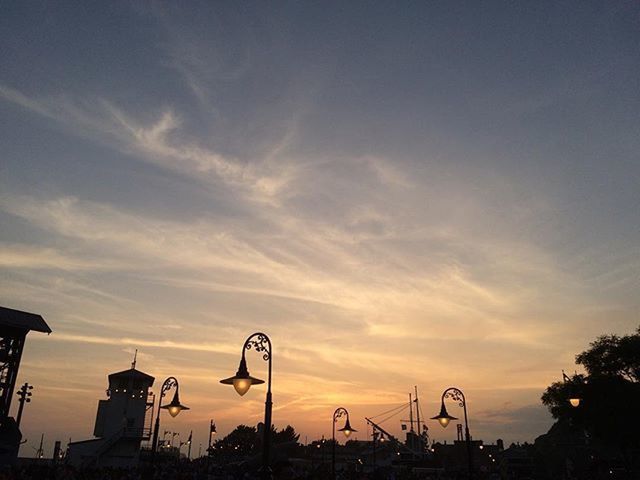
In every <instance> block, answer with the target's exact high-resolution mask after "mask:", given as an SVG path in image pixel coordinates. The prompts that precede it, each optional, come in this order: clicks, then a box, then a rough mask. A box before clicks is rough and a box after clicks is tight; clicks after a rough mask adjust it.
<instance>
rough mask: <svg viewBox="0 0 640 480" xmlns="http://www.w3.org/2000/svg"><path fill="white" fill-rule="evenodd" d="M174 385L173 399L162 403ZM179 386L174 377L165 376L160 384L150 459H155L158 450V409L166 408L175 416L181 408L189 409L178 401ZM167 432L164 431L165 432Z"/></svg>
mask: <svg viewBox="0 0 640 480" xmlns="http://www.w3.org/2000/svg"><path fill="white" fill-rule="evenodd" d="M173 387H175V389H176V390H175V393H174V394H173V400H171V402H170V403H168V404H167V405H162V399H163V398H164V396H165V395H166V394H167V392H168V391H169V390H171V389H172V388H173ZM179 390H180V386H179V384H178V380H177V379H176V378H175V377H169V378H167V379H166V380H165V381H164V383H163V384H162V388H161V389H160V395H159V396H158V414H157V415H156V424H155V428H154V429H153V442H152V444H151V459H152V461H155V457H156V451H157V450H158V433H159V432H160V410H168V411H169V415H171V416H172V417H176V416H177V415H178V414H179V413H180V412H181V411H182V410H189V407H185V406H184V405H182V404H181V403H180V392H179ZM166 433H167V432H165V434H166Z"/></svg>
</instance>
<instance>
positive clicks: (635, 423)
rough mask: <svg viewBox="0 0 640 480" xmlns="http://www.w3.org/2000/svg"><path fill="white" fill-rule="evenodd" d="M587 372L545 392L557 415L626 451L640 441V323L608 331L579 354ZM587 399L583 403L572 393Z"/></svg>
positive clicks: (546, 402) (601, 441)
mask: <svg viewBox="0 0 640 480" xmlns="http://www.w3.org/2000/svg"><path fill="white" fill-rule="evenodd" d="M576 363H577V364H579V365H582V366H584V368H585V370H586V371H587V375H574V376H572V377H571V378H570V379H569V381H567V382H564V381H563V382H556V383H553V384H552V385H550V386H549V387H548V388H547V389H546V391H545V392H544V394H543V395H542V403H543V404H544V405H546V406H547V407H548V408H549V410H550V412H551V414H552V415H553V417H554V418H556V419H558V420H559V421H563V422H566V423H567V424H569V425H571V426H573V427H574V429H576V430H582V431H584V432H585V433H586V435H587V437H588V438H589V439H590V442H591V443H595V444H596V445H597V444H599V445H600V446H601V447H615V448H616V449H618V450H620V451H622V452H626V451H629V450H630V449H634V448H638V447H639V446H640V440H639V436H638V431H640V416H639V415H638V414H637V412H636V410H637V406H638V405H640V328H638V330H637V331H636V333H634V334H632V335H625V336H622V337H620V336H617V335H603V336H601V337H599V338H598V339H596V340H595V341H594V342H592V343H591V344H590V346H589V348H588V349H587V350H585V351H584V352H582V353H580V354H578V355H577V356H576ZM572 396H573V397H575V396H579V397H580V398H582V401H581V403H580V406H579V407H577V408H575V407H572V406H571V405H570V404H569V401H568V400H569V398H570V397H572Z"/></svg>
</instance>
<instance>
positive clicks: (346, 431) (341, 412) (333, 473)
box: [331, 407, 357, 479]
mask: <svg viewBox="0 0 640 480" xmlns="http://www.w3.org/2000/svg"><path fill="white" fill-rule="evenodd" d="M342 416H346V417H347V420H346V421H345V422H344V427H342V428H340V429H338V431H339V432H342V433H344V436H345V437H347V438H348V437H349V435H351V433H352V432H357V430H354V429H353V428H351V424H350V423H349V412H348V411H347V409H346V408H344V407H338V408H336V411H335V412H333V422H331V427H332V429H331V432H332V436H331V438H332V439H333V445H332V448H331V477H332V478H334V479H335V478H336V423H337V421H338V419H339V418H340V417H342Z"/></svg>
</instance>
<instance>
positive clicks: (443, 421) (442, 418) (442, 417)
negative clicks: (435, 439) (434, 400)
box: [431, 402, 457, 428]
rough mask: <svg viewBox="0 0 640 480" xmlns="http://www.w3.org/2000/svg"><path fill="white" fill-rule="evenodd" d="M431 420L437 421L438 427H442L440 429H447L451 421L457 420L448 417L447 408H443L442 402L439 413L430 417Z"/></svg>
mask: <svg viewBox="0 0 640 480" xmlns="http://www.w3.org/2000/svg"><path fill="white" fill-rule="evenodd" d="M431 420H438V422H439V423H440V425H442V428H447V426H448V425H449V422H450V421H451V420H457V418H456V417H452V416H451V415H449V412H447V408H446V407H445V406H444V402H442V405H441V406H440V413H439V414H438V415H436V416H435V417H431Z"/></svg>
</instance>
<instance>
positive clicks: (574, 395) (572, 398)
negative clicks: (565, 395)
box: [562, 370, 582, 408]
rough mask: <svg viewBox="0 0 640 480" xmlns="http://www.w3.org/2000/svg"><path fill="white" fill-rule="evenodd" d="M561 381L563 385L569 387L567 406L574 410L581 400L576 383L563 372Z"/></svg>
mask: <svg viewBox="0 0 640 480" xmlns="http://www.w3.org/2000/svg"><path fill="white" fill-rule="evenodd" d="M576 376H577V375H576ZM562 380H564V383H566V384H568V385H569V404H570V405H571V406H572V407H574V408H577V407H579V406H580V402H581V401H582V398H581V396H580V393H579V392H578V388H577V386H576V382H575V381H574V380H572V379H571V378H570V377H569V376H568V375H567V374H566V373H564V370H563V371H562Z"/></svg>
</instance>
